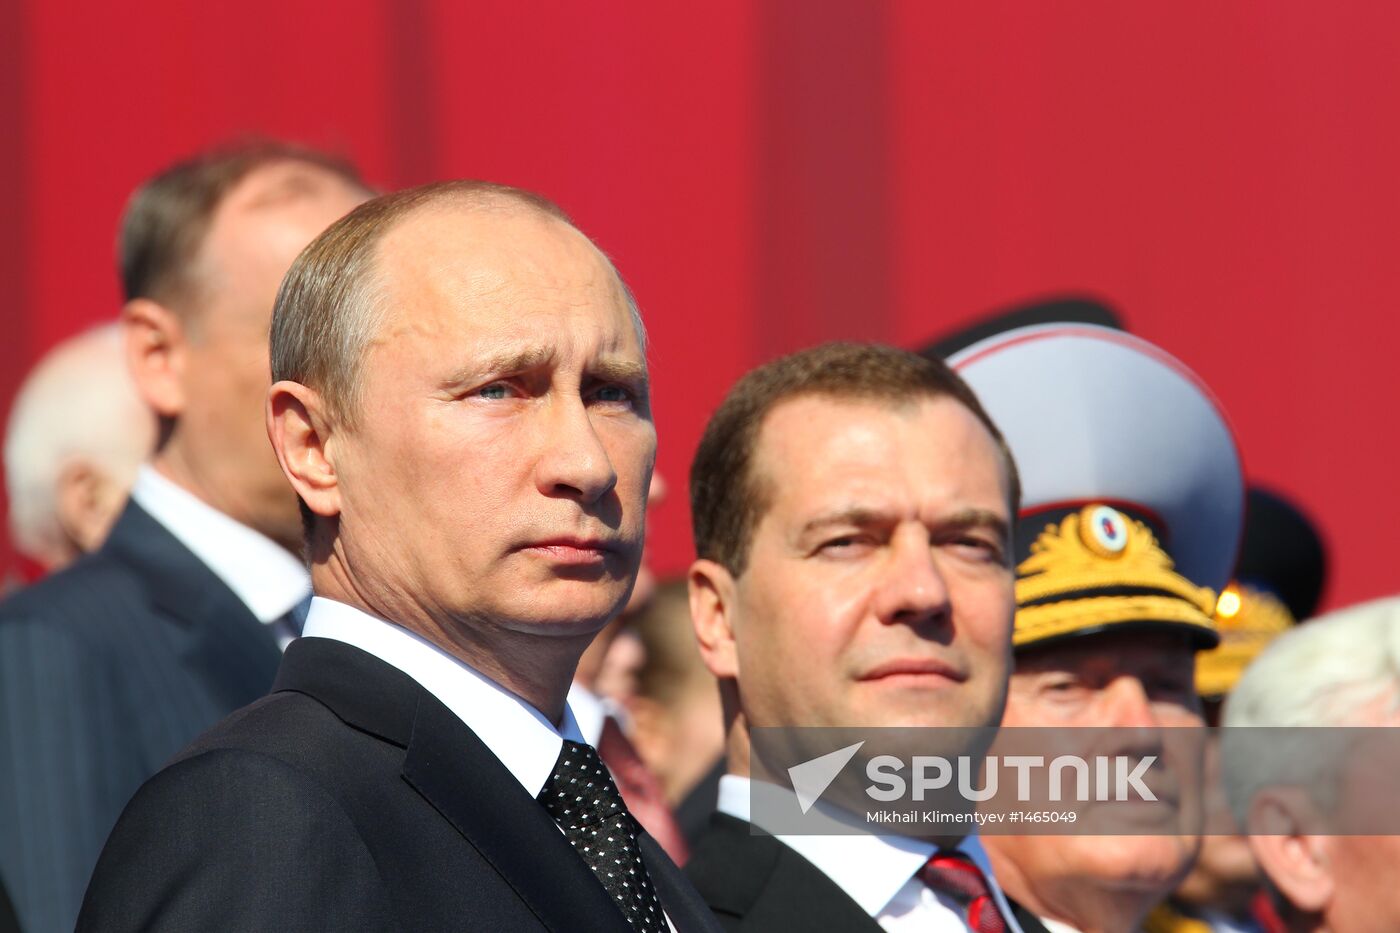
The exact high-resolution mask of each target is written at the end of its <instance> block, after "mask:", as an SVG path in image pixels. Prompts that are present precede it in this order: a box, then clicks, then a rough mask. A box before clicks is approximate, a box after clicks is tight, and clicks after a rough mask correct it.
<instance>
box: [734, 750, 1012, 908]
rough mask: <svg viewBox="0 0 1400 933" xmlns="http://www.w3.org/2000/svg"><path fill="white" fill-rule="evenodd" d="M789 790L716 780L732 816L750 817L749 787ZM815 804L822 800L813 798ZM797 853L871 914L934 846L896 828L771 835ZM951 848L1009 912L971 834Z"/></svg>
mask: <svg viewBox="0 0 1400 933" xmlns="http://www.w3.org/2000/svg"><path fill="white" fill-rule="evenodd" d="M770 789H771V792H774V793H783V794H790V793H791V791H788V790H787V789H786V788H782V787H778V786H777V785H773V784H766V783H761V782H753V781H750V780H749V779H748V778H746V777H739V776H737V775H733V774H726V775H725V776H724V777H722V778H720V781H719V802H718V805H717V807H718V809H719V811H720V812H721V813H726V814H728V815H729V816H732V817H735V818H736V819H741V820H744V821H745V822H750V823H754V825H755V826H758V827H759V828H760V829H762V828H763V827H762V825H761V823H760V822H755V821H754V820H753V819H752V818H751V814H752V809H751V807H750V799H751V796H752V795H753V794H754V793H755V792H758V793H767V792H769V791H770ZM817 806H818V807H821V806H823V804H822V803H820V802H818V803H817ZM774 838H775V839H777V840H778V841H779V842H782V843H783V844H784V845H786V846H787V847H788V848H790V849H792V850H793V851H794V852H796V853H797V854H798V855H800V856H802V857H803V858H805V859H806V860H807V861H809V862H811V863H812V864H813V865H815V866H816V867H817V868H818V869H820V870H821V872H822V874H824V875H826V876H827V877H828V878H830V879H831V880H832V881H833V882H835V883H836V885H837V887H839V888H841V890H842V891H845V892H846V894H847V895H849V896H850V898H851V899H852V900H854V901H855V902H856V903H857V904H859V905H860V907H861V909H862V910H864V911H865V912H866V913H867V914H869V915H870V916H871V917H874V916H876V915H877V914H879V913H880V911H881V910H883V909H884V908H885V905H887V904H889V902H890V901H891V900H893V898H894V896H895V895H896V894H898V893H899V889H900V888H902V887H904V885H905V884H906V883H907V882H908V881H909V879H910V878H912V877H914V873H915V872H917V871H918V870H919V869H920V868H922V867H923V865H924V863H925V862H927V861H928V859H929V856H931V855H933V853H934V852H936V851H938V847H937V846H935V845H934V844H933V843H932V842H929V841H928V840H926V839H916V838H914V837H912V836H902V835H898V834H888V835H877V834H874V833H851V834H849V835H841V836H818V835H812V836H805V835H802V836H797V835H775V836H774ZM957 849H958V851H959V852H961V853H962V854H963V855H966V856H967V857H968V858H969V859H971V861H972V862H973V864H975V865H976V866H977V867H978V868H979V869H981V871H982V874H983V875H984V876H985V877H986V879H987V886H988V887H989V888H990V889H991V893H992V898H993V900H995V901H996V902H997V906H998V907H999V908H1000V909H1001V911H1002V913H1003V916H1007V917H1009V916H1011V911H1010V907H1009V905H1008V904H1007V902H1006V897H1005V895H1004V894H1003V893H1002V891H1001V887H1000V886H999V885H998V884H997V882H996V878H995V877H994V876H993V875H992V863H991V861H990V860H989V859H988V858H987V852H986V850H985V849H983V848H982V843H981V840H979V839H978V838H977V836H976V834H975V833H974V834H970V835H967V836H964V837H963V838H962V840H961V841H960V842H959V843H958V845H957Z"/></svg>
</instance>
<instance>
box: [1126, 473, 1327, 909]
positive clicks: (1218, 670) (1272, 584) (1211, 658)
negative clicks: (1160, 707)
mask: <svg viewBox="0 0 1400 933" xmlns="http://www.w3.org/2000/svg"><path fill="white" fill-rule="evenodd" d="M1326 578H1327V560H1326V550H1325V548H1324V546H1323V544H1322V538H1321V536H1320V534H1319V532H1318V531H1317V528H1316V526H1315V525H1314V524H1313V523H1312V521H1311V520H1310V519H1308V517H1307V516H1306V515H1304V514H1303V512H1302V511H1301V510H1300V509H1299V508H1298V506H1296V505H1294V504H1293V503H1291V502H1289V501H1288V500H1287V499H1285V498H1284V497H1283V496H1281V495H1279V494H1277V493H1273V492H1270V491H1268V490H1265V489H1261V488H1259V487H1255V486H1251V487H1250V488H1249V491H1248V493H1247V495H1246V498H1245V521H1244V540H1243V541H1242V542H1241V544H1240V556H1239V560H1238V562H1237V563H1236V566H1235V576H1234V579H1233V580H1231V581H1230V585H1229V586H1228V587H1226V588H1225V592H1223V593H1221V594H1220V599H1219V601H1218V602H1217V605H1216V610H1215V619H1216V624H1217V626H1218V627H1219V629H1220V644H1219V645H1217V646H1216V647H1215V648H1212V649H1210V650H1209V651H1202V652H1201V653H1200V654H1198V655H1197V656H1196V692H1197V693H1199V694H1200V696H1201V704H1202V708H1203V711H1204V715H1205V720H1206V725H1208V726H1212V727H1214V726H1219V725H1220V718H1221V715H1222V712H1223V708H1224V705H1225V700H1226V697H1228V696H1229V694H1230V691H1231V690H1233V689H1234V688H1235V684H1237V683H1238V682H1239V679H1240V677H1241V676H1242V675H1243V674H1244V671H1245V669H1246V668H1247V667H1248V666H1249V664H1250V663H1251V662H1252V661H1253V660H1254V659H1255V658H1256V657H1258V656H1259V653H1260V652H1261V651H1263V650H1264V649H1265V648H1266V647H1268V645H1269V643H1270V642H1272V641H1273V640H1274V639H1275V638H1277V637H1278V636H1280V635H1282V634H1283V633H1284V632H1286V631H1288V630H1289V629H1291V628H1292V627H1293V626H1294V625H1295V624H1297V620H1299V619H1306V618H1310V617H1311V616H1312V614H1313V612H1314V611H1315V610H1316V608H1317V605H1318V602H1319V600H1320V599H1321V596H1322V590H1323V587H1324V585H1325V582H1326ZM1205 756H1206V757H1205V792H1206V795H1207V796H1206V805H1207V807H1208V812H1207V815H1206V822H1207V825H1209V826H1216V827H1220V826H1225V825H1229V824H1230V823H1231V822H1233V820H1232V818H1231V816H1230V812H1229V801H1228V800H1227V799H1226V796H1225V788H1224V784H1223V782H1222V779H1221V775H1220V743H1219V735H1218V734H1217V733H1216V732H1215V731H1214V730H1212V731H1211V733H1210V734H1209V736H1208V738H1207V744H1206V748H1205ZM1262 881H1263V876H1262V875H1261V874H1260V872H1259V866H1258V864H1257V863H1256V862H1255V860H1254V854H1253V852H1252V851H1251V850H1250V846H1249V840H1248V839H1247V838H1245V836H1243V835H1242V834H1234V835H1231V834H1228V833H1224V832H1221V831H1219V830H1218V829H1217V830H1215V831H1213V832H1209V833H1207V834H1206V835H1205V836H1204V837H1203V838H1202V840H1201V854H1200V857H1199V858H1198V859H1197V860H1196V864H1195V866H1194V867H1193V868H1192V869H1191V873H1190V874H1189V875H1187V876H1186V880H1184V881H1183V882H1182V883H1181V886H1180V887H1179V888H1177V890H1176V892H1175V893H1174V894H1173V895H1172V897H1171V898H1170V899H1169V900H1168V901H1167V902H1165V903H1163V904H1161V905H1160V906H1158V907H1157V908H1156V909H1154V910H1153V911H1152V913H1151V914H1150V915H1149V916H1148V918H1147V921H1146V923H1144V925H1143V929H1144V931H1145V933H1206V931H1209V933H1275V931H1277V930H1280V929H1281V926H1280V921H1279V919H1278V917H1277V916H1276V913H1275V910H1274V907H1273V902H1272V900H1271V899H1270V898H1269V897H1268V895H1267V892H1266V891H1265V890H1264V888H1263V886H1262Z"/></svg>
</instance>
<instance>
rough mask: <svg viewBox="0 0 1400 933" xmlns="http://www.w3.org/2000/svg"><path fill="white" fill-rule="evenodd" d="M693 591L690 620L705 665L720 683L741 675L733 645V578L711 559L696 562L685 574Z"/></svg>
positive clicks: (737, 656)
mask: <svg viewBox="0 0 1400 933" xmlns="http://www.w3.org/2000/svg"><path fill="white" fill-rule="evenodd" d="M686 582H687V583H688V584H689V589H690V621H691V624H692V625H694V626H695V640H696V641H697V642H698V643H699V646H700V657H701V658H702V659H703V660H704V662H705V666H706V667H708V668H709V669H710V673H711V674H714V675H715V676H716V677H718V678H720V679H721V680H727V679H735V678H737V677H738V676H739V655H738V651H737V650H736V648H735V644H734V618H733V616H734V608H735V586H734V577H733V576H732V575H731V574H730V573H729V571H728V570H726V569H725V568H724V567H723V566H721V565H720V564H717V563H715V562H714V561H712V560H697V561H696V562H695V563H693V564H691V565H690V572H689V573H688V574H687V575H686Z"/></svg>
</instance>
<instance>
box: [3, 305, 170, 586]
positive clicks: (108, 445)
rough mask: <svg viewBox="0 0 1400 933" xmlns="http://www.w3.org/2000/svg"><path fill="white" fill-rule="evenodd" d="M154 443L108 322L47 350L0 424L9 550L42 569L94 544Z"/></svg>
mask: <svg viewBox="0 0 1400 933" xmlns="http://www.w3.org/2000/svg"><path fill="white" fill-rule="evenodd" d="M155 439H156V422H155V417H154V416H153V415H152V414H151V411H150V409H149V408H147V407H146V405H145V403H144V402H142V400H141V398H140V397H139V396H138V395H137V394H136V387H135V385H134V384H133V383H132V380H131V374H130V373H129V372H128V371H127V367H126V353H125V350H124V346H123V341H122V334H121V330H120V328H119V327H118V326H117V325H115V324H105V325H102V326H100V327H95V328H93V329H91V330H88V331H85V332H84V333H81V334H79V335H77V336H76V337H71V338H69V339H68V340H65V341H63V342H62V343H60V344H59V345H58V346H56V347H54V348H53V349H52V350H50V351H49V352H48V353H47V354H46V355H45V356H44V358H43V359H42V360H40V361H39V363H38V365H36V366H35V367H34V369H33V370H31V371H30V373H29V375H28V376H26V377H25V380H24V383H23V385H21V386H20V390H19V394H18V395H17V396H16V398H15V403H14V406H13V407H12V408H11V409H10V419H9V422H8V424H7V425H6V427H5V493H6V496H7V498H8V501H9V512H10V537H11V539H12V540H13V541H14V543H15V547H16V548H17V549H18V550H19V551H20V552H21V553H22V554H24V555H25V556H26V557H28V558H29V559H30V560H32V561H34V562H35V563H36V564H38V565H39V567H41V568H42V569H43V570H44V571H46V572H53V571H55V570H60V569H62V568H63V567H66V566H67V565H68V564H70V563H72V562H73V561H74V560H76V559H77V558H78V557H79V556H80V555H82V554H86V553H88V552H89V551H93V550H95V549H96V548H97V546H98V545H99V544H101V543H102V541H103V540H104V539H105V538H106V537H107V532H108V531H110V530H111V527H112V523H113V522H115V521H116V519H117V514H118V513H119V512H120V511H121V509H122V507H123V506H124V505H125V504H126V499H127V494H128V493H129V492H130V491H131V484H132V483H133V482H134V481H135V479H136V468H137V467H138V466H139V465H140V464H141V462H142V461H143V460H145V459H146V458H147V457H148V456H149V455H150V453H151V449H152V448H153V447H154V446H155Z"/></svg>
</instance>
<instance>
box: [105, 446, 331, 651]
mask: <svg viewBox="0 0 1400 933" xmlns="http://www.w3.org/2000/svg"><path fill="white" fill-rule="evenodd" d="M131 498H132V499H133V500H135V502H136V504H137V505H139V506H141V508H143V509H145V510H146V512H147V513H148V514H149V515H150V516H151V517H152V518H154V519H155V520H156V521H157V522H159V523H160V524H161V525H162V526H163V527H164V528H165V530H166V531H168V532H170V533H171V534H172V535H174V536H175V539H176V540H177V541H179V542H180V543H181V544H183V545H184V546H185V547H186V548H188V549H189V550H190V552H191V553H192V554H194V556H195V557H198V558H199V559H200V561H201V562H202V563H203V564H204V565H205V566H206V567H208V568H209V569H210V570H211V571H213V573H214V576H216V577H218V578H219V579H220V580H222V581H223V582H224V584H225V585H226V586H227V587H228V588H229V589H231V590H233V593H234V595H235V596H237V597H238V599H239V600H240V601H241V602H242V603H243V605H245V606H247V607H248V611H249V612H251V613H252V614H253V616H254V617H255V618H256V619H257V620H258V621H259V622H263V623H265V624H271V623H273V622H276V621H277V620H278V619H280V618H282V617H283V616H284V615H286V614H287V613H288V612H289V611H291V609H292V607H293V606H295V605H297V604H298V603H300V602H301V601H302V600H304V599H306V597H307V596H310V595H311V577H310V575H309V574H308V573H307V572H306V567H304V566H303V565H302V563H301V561H300V560H298V559H297V558H295V557H293V556H292V555H291V554H290V553H289V552H288V551H287V549H286V548H284V547H282V546H281V545H279V544H277V543H276V542H274V541H273V540H272V539H271V538H268V537H266V536H265V535H263V534H260V533H259V532H256V531H254V530H253V529H251V528H249V527H248V526H247V525H244V524H242V523H240V522H237V521H235V520H233V519H232V518H229V517H228V516H227V515H225V514H224V513H223V512H220V511H219V510H218V509H216V508H214V507H213V506H211V505H209V504H208V503H206V502H204V500H202V499H200V498H199V497H198V496H196V495H195V494H194V493H192V492H190V491H188V490H186V489H183V488H181V487H180V486H178V485H176V484H175V483H173V482H171V481H170V480H169V479H166V478H165V477H164V476H162V475H161V474H159V473H157V472H156V471H155V469H153V468H152V467H151V466H150V465H149V464H142V466H141V468H140V470H138V471H137V473H136V483H135V485H134V486H133V487H132V489H131Z"/></svg>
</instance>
